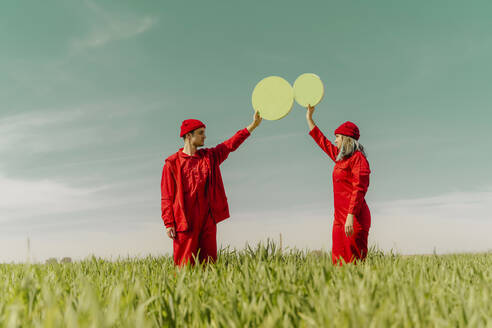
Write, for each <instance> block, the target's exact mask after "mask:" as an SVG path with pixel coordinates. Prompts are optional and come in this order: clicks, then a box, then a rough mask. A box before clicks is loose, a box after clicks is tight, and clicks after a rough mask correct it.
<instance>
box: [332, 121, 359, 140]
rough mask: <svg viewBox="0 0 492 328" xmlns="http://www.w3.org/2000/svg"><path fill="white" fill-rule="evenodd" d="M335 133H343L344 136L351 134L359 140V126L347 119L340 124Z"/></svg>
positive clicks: (350, 135)
mask: <svg viewBox="0 0 492 328" xmlns="http://www.w3.org/2000/svg"><path fill="white" fill-rule="evenodd" d="M335 134H343V135H344V136H349V137H352V138H354V139H355V140H359V137H360V134H359V128H358V127H357V125H355V124H354V123H352V122H350V121H347V122H345V123H343V124H342V125H340V126H339V127H338V128H337V129H336V130H335Z"/></svg>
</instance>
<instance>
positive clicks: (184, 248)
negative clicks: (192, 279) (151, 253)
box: [173, 215, 217, 266]
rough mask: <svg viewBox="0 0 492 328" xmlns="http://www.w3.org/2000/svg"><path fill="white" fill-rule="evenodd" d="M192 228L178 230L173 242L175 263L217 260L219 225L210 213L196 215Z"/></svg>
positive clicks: (181, 264)
mask: <svg viewBox="0 0 492 328" xmlns="http://www.w3.org/2000/svg"><path fill="white" fill-rule="evenodd" d="M194 219H195V220H193V222H190V223H191V224H190V225H191V229H190V230H188V231H184V232H177V233H176V238H175V239H174V242H173V248H174V264H175V265H178V266H183V265H186V264H188V263H190V264H192V265H193V264H195V258H196V259H197V260H199V262H200V263H204V262H215V261H216V260H217V226H216V224H215V222H214V220H213V219H212V217H211V216H210V215H206V216H205V217H201V218H200V217H198V218H197V217H195V218H194Z"/></svg>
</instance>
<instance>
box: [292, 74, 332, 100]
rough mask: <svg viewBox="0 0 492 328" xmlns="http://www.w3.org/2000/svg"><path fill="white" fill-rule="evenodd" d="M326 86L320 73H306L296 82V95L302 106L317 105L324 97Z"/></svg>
mask: <svg viewBox="0 0 492 328" xmlns="http://www.w3.org/2000/svg"><path fill="white" fill-rule="evenodd" d="M324 94H325V88H324V86H323V82H321V79H320V78H319V76H318V75H316V74H313V73H305V74H302V75H300V76H299V77H298V78H297V80H296V81H295V82H294V97H295V99H296V102H297V103H298V104H299V105H301V106H302V107H307V106H308V105H311V106H313V107H314V106H316V105H317V104H319V103H320V101H321V99H323V95H324Z"/></svg>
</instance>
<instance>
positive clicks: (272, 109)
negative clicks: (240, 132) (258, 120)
mask: <svg viewBox="0 0 492 328" xmlns="http://www.w3.org/2000/svg"><path fill="white" fill-rule="evenodd" d="M251 102H252V104H253V108H254V109H255V110H257V111H259V112H260V116H261V117H262V118H264V119H266V120H280V119H281V118H283V117H285V116H287V114H289V112H290V110H291V109H292V106H293V105H294V91H293V90H292V86H291V85H290V83H289V82H287V81H286V80H284V79H283V78H281V77H279V76H269V77H266V78H264V79H263V80H261V81H260V82H258V84H257V85H256V86H255V88H254V90H253V94H252V95H251Z"/></svg>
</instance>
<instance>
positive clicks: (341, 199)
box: [309, 126, 371, 264]
mask: <svg viewBox="0 0 492 328" xmlns="http://www.w3.org/2000/svg"><path fill="white" fill-rule="evenodd" d="M309 134H310V135H311V137H312V138H313V139H314V141H316V143H317V144H318V145H319V146H320V147H321V149H323V150H324V151H325V152H326V153H327V154H328V156H329V157H330V158H331V159H332V160H333V161H335V167H334V169H333V193H334V202H335V220H334V222H333V234H332V238H333V245H332V252H331V253H332V261H333V263H334V264H337V263H339V264H341V263H342V262H341V260H342V259H343V260H344V261H345V262H347V263H348V262H353V261H354V260H356V259H361V260H363V259H364V258H365V257H366V255H367V237H368V234H369V228H370V226H371V212H370V211H369V207H368V206H367V203H366V201H365V199H364V196H365V194H366V192H367V188H368V187H369V174H370V173H371V170H370V168H369V163H368V162H367V159H366V158H365V156H364V155H363V154H362V153H361V152H360V151H356V152H355V153H354V154H352V156H350V157H349V158H344V159H342V160H340V161H338V162H337V161H336V157H337V155H338V148H337V147H336V146H334V145H333V144H332V143H331V142H330V141H329V140H328V139H327V138H326V137H325V136H324V135H323V133H322V132H321V131H320V129H319V128H318V127H317V126H316V127H314V129H312V130H311V132H309ZM348 214H353V215H354V233H353V234H352V235H351V236H350V237H347V235H346V234H345V221H346V219H347V215H348Z"/></svg>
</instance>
